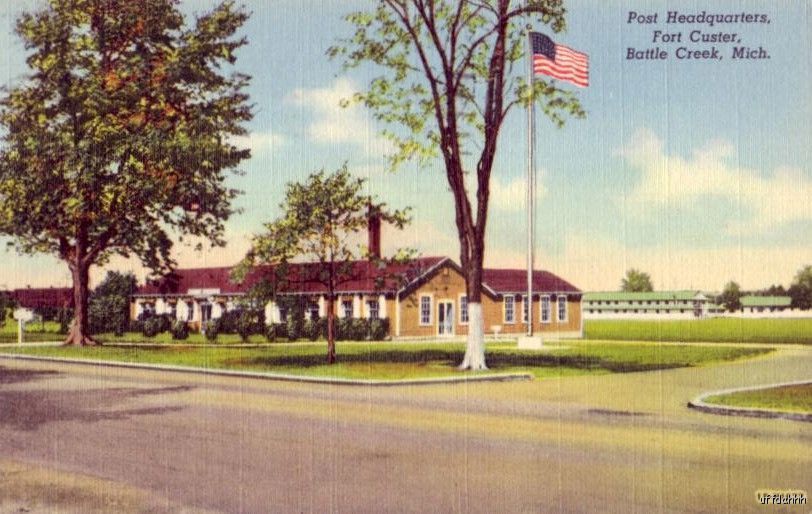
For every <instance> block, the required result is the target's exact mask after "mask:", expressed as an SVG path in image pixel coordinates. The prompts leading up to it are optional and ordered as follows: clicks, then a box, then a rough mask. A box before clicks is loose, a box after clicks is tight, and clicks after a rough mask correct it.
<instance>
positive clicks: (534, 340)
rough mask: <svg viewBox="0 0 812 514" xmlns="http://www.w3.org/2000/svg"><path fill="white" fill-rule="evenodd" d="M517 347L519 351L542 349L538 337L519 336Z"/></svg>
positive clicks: (541, 343)
mask: <svg viewBox="0 0 812 514" xmlns="http://www.w3.org/2000/svg"><path fill="white" fill-rule="evenodd" d="M517 346H518V348H519V350H541V349H542V348H543V347H544V345H543V342H542V340H541V336H539V335H532V336H521V337H519V339H518V341H517Z"/></svg>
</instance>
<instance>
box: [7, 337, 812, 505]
mask: <svg viewBox="0 0 812 514" xmlns="http://www.w3.org/2000/svg"><path fill="white" fill-rule="evenodd" d="M810 377H812V348H786V349H783V350H781V351H780V352H778V353H776V354H772V355H771V356H768V357H761V358H757V359H753V360H750V361H742V362H736V363H729V364H724V365H720V366H713V367H703V368H696V369H681V370H668V371H662V372H652V373H634V374H627V375H605V376H592V377H568V378H560V379H551V380H544V381H534V382H527V383H488V384H468V385H464V384H462V385H442V386H414V387H390V388H369V387H348V386H327V385H313V384H290V383H278V382H269V381H261V380H245V379H233V378H225V377H209V376H195V375H189V374H181V373H165V372H153V371H144V370H128V369H100V368H95V367H92V366H84V365H58V364H44V363H33V362H22V361H11V360H2V359H0V458H4V459H9V460H12V461H15V462H17V463H20V462H21V463H25V464H28V465H32V466H38V467H44V468H45V469H48V470H53V472H54V473H75V474H81V475H77V476H85V475H90V476H92V477H93V478H94V479H101V480H111V481H113V482H114V483H119V484H121V486H122V487H127V488H135V489H137V490H141V491H147V492H148V494H149V495H150V496H151V502H152V503H151V505H153V507H154V506H155V505H164V506H165V510H167V511H172V510H178V507H179V506H181V507H184V508H185V509H186V510H187V511H191V512H195V511H198V510H199V511H204V510H205V511H214V512H318V513H321V512H353V513H355V512H640V513H648V512H731V513H734V512H735V513H738V512H765V511H767V510H768V511H769V512H804V513H808V512H812V506H810V505H809V504H807V505H806V506H801V507H797V506H796V507H786V508H785V510H781V508H776V507H772V506H770V507H765V506H761V505H759V504H758V502H757V500H756V491H757V490H759V489H771V490H788V489H793V490H799V489H801V490H806V491H807V492H808V493H812V472H810V470H812V425H810V424H808V423H800V422H791V421H784V420H761V419H749V418H735V417H724V416H714V415H710V414H703V413H699V412H695V411H692V410H689V409H687V408H686V407H685V404H686V402H687V401H688V400H689V399H691V398H693V397H694V396H696V395H698V394H699V393H700V392H703V391H706V390H709V389H721V388H727V387H736V386H745V385H751V384H759V383H768V382H776V381H783V380H798V379H804V378H810ZM170 502H171V503H170ZM0 506H2V504H1V503H0ZM148 510H154V509H153V508H152V507H151V508H150V509H148Z"/></svg>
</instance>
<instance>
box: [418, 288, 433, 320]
mask: <svg viewBox="0 0 812 514" xmlns="http://www.w3.org/2000/svg"><path fill="white" fill-rule="evenodd" d="M420 324H421V325H431V296H428V295H423V296H421V297H420Z"/></svg>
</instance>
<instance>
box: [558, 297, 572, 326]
mask: <svg viewBox="0 0 812 514" xmlns="http://www.w3.org/2000/svg"><path fill="white" fill-rule="evenodd" d="M562 299H563V300H564V301H563V302H562V301H561V300H562ZM555 303H556V305H555V312H556V315H557V316H558V322H559V323H565V322H566V321H567V317H568V315H569V313H568V312H567V311H569V307H568V306H567V295H561V294H560V295H557V296H556V297H555ZM562 305H563V306H564V316H563V317H562V316H561V306H562Z"/></svg>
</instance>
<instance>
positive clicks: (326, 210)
mask: <svg viewBox="0 0 812 514" xmlns="http://www.w3.org/2000/svg"><path fill="white" fill-rule="evenodd" d="M365 182H366V181H365V179H363V178H359V177H354V176H353V175H352V174H351V173H350V171H349V169H348V168H347V165H346V164H344V165H343V166H342V167H341V168H339V169H337V170H336V171H334V172H332V173H327V172H325V171H324V170H321V171H318V172H315V173H312V174H311V175H310V176H309V177H308V179H307V180H306V181H305V182H302V183H296V182H292V183H289V184H288V185H287V188H286V193H285V201H284V202H283V203H282V205H281V206H280V207H281V209H282V212H283V214H282V216H281V217H280V218H279V219H277V220H276V221H274V222H271V223H267V224H266V225H265V232H264V233H262V234H259V235H255V236H254V238H253V240H252V245H251V250H250V251H249V252H248V254H247V255H246V257H245V259H244V260H243V262H242V263H241V264H240V266H238V271H237V273H236V278H237V279H243V278H244V277H245V276H246V275H247V274H248V273H249V272H250V270H251V269H252V268H253V267H254V266H256V265H258V264H272V265H275V266H276V275H275V277H274V280H275V282H274V283H273V287H270V286H266V288H265V290H266V291H268V294H266V295H265V296H264V297H262V300H267V299H268V298H272V297H276V292H277V291H278V290H282V291H284V290H285V288H286V287H287V286H288V284H287V283H286V282H285V278H286V277H287V273H286V270H287V269H288V266H289V264H290V263H291V262H292V261H293V260H294V259H296V260H302V261H305V262H309V263H313V265H312V266H302V267H299V268H297V269H298V270H299V271H300V273H299V274H298V275H297V277H296V281H297V285H301V284H302V283H315V284H320V285H322V286H324V288H325V290H326V296H327V297H328V298H329V297H332V298H335V297H336V291H337V290H338V288H339V286H340V285H341V284H344V283H346V282H348V281H352V280H358V279H359V278H362V275H363V276H366V274H367V273H368V270H367V268H366V267H363V268H362V269H360V268H359V267H358V266H355V265H354V261H355V260H357V259H358V258H359V257H361V256H364V254H365V253H366V254H367V255H366V257H368V258H369V259H370V260H372V261H378V264H380V265H379V266H377V267H376V269H378V270H379V272H378V275H379V276H378V277H375V278H376V280H382V281H383V280H393V281H397V280H398V279H399V277H388V276H386V275H387V274H386V272H385V271H384V270H385V269H386V266H385V264H386V263H387V262H403V261H407V260H409V259H411V258H412V257H413V255H412V252H410V251H408V250H403V251H400V252H398V255H396V256H395V257H394V258H391V259H383V258H381V257H380V256H372V255H369V252H364V251H363V250H362V248H361V247H359V246H358V245H357V244H355V243H353V242H352V241H353V239H354V236H357V235H358V234H359V233H361V232H363V231H364V230H366V228H367V226H368V224H369V222H370V218H371V217H375V218H377V219H378V220H380V221H381V222H385V223H389V224H391V225H393V226H395V227H397V228H399V229H400V228H403V227H404V226H405V224H406V223H408V222H409V217H408V209H406V210H390V209H388V208H387V207H386V205H385V204H383V203H378V202H376V201H375V199H373V198H372V197H370V196H369V195H367V194H365V193H364V189H365ZM276 301H277V304H278V305H279V306H280V308H283V309H285V310H288V311H289V312H290V313H291V316H289V318H288V338H289V339H290V340H295V339H298V338H299V337H302V336H304V337H307V338H308V339H313V340H315V339H317V338H318V337H319V334H325V335H326V333H327V330H326V326H324V325H321V326H319V325H318V324H316V325H314V326H313V327H310V326H309V325H306V324H304V322H303V319H300V318H298V316H300V315H301V313H302V309H303V308H304V306H303V305H302V304H301V302H302V301H303V299H301V298H299V299H297V300H296V302H298V303H297V304H295V308H293V307H294V304H293V303H292V300H290V299H285V297H284V296H283V295H280V296H279V297H278V298H276ZM262 305H264V303H263V304H262ZM303 330H304V334H303V333H302V332H303ZM332 347H333V341H328V359H332V355H333V354H332V353H331V350H330V349H331V348H332Z"/></svg>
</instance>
